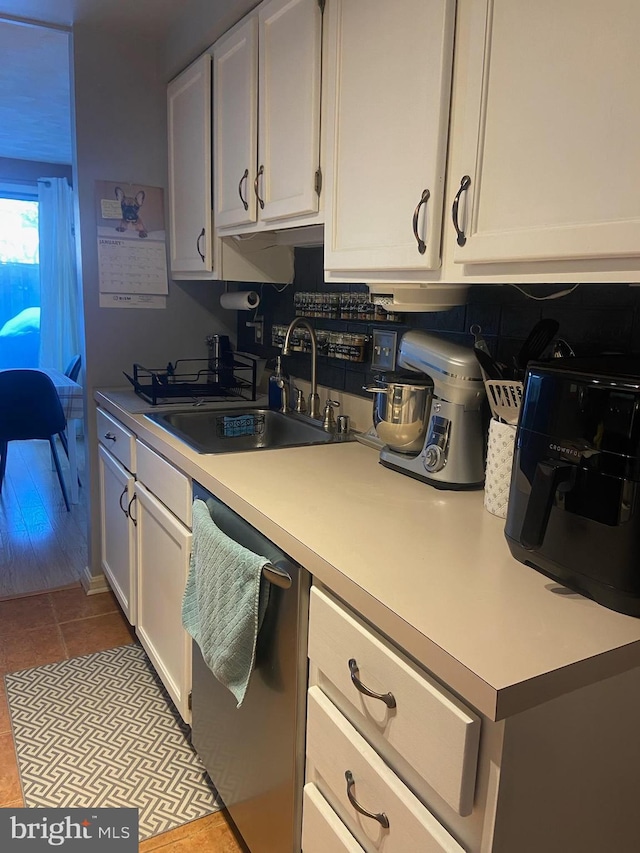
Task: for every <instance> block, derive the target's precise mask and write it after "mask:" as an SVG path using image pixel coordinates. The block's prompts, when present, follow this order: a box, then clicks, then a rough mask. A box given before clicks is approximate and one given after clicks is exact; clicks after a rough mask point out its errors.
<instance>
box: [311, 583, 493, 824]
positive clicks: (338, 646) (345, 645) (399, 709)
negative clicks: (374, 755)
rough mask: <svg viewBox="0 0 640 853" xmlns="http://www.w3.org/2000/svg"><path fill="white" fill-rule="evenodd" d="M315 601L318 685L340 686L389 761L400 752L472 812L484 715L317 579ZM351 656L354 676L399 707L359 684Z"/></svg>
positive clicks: (339, 698)
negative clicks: (319, 585)
mask: <svg viewBox="0 0 640 853" xmlns="http://www.w3.org/2000/svg"><path fill="white" fill-rule="evenodd" d="M310 608H311V609H310V616H309V659H310V660H311V661H312V662H313V663H314V664H315V665H316V667H317V668H318V670H319V671H320V674H321V675H320V678H319V683H320V685H321V686H322V687H323V688H326V690H327V692H328V693H329V694H330V695H332V696H333V694H336V695H335V697H334V698H335V701H336V703H337V704H338V705H339V706H340V707H341V709H342V710H343V711H344V713H345V714H346V715H347V716H348V717H349V718H350V719H351V720H352V721H353V723H354V725H355V726H356V727H357V728H361V729H362V730H363V731H364V732H365V734H366V736H367V738H368V739H369V740H370V741H371V743H372V744H373V745H374V746H375V748H376V749H377V750H378V751H379V752H380V753H381V754H382V755H383V756H384V757H385V758H386V760H387V761H388V762H389V763H391V764H393V756H394V753H397V754H399V755H400V756H401V757H402V759H404V760H405V761H406V762H407V763H408V764H409V765H410V766H411V767H412V768H413V769H414V770H415V771H416V773H417V774H418V776H419V777H421V778H422V779H424V780H425V781H426V782H427V784H428V785H430V786H431V787H432V788H433V789H434V790H435V791H436V792H437V793H438V794H439V795H440V796H441V797H442V798H443V799H444V800H445V802H447V803H448V804H449V805H450V806H451V807H452V808H454V809H455V810H456V811H457V812H458V814H460V815H468V814H470V813H471V811H472V809H473V798H474V790H475V778H476V767H477V760H478V745H479V738H480V719H479V717H477V716H476V715H475V714H474V713H473V712H472V711H470V710H469V709H468V708H466V707H465V706H464V705H463V703H462V702H460V701H459V700H458V699H457V698H456V697H455V696H452V695H451V694H450V693H448V692H447V691H446V690H444V689H443V688H442V687H441V686H440V685H439V684H438V683H437V682H436V681H435V680H434V679H432V678H430V677H429V676H428V675H427V674H426V673H425V672H424V671H423V670H421V669H420V668H419V667H418V666H416V665H415V664H414V663H413V661H411V660H409V658H408V657H407V656H406V655H404V654H403V653H402V652H401V651H400V650H399V649H396V648H395V647H394V646H392V644H391V643H389V641H388V640H386V639H385V638H384V637H382V636H381V635H379V634H377V633H376V632H375V631H374V630H373V629H372V628H371V627H370V626H368V625H366V624H365V623H364V622H363V621H362V620H361V619H360V618H359V617H358V616H356V615H355V614H354V613H351V612H350V611H347V609H346V608H345V607H344V606H343V605H341V604H339V603H338V602H337V601H336V600H335V599H333V598H331V597H330V596H329V595H327V594H326V593H325V592H323V591H321V590H319V589H317V588H316V587H314V588H313V589H312V590H311V604H310ZM350 660H354V661H355V662H356V665H357V671H356V672H355V673H354V675H355V677H356V678H357V679H359V681H360V682H361V683H362V684H363V685H365V686H366V687H367V688H368V689H370V690H371V691H374V692H376V693H380V694H387V693H390V694H391V695H392V697H393V700H395V707H393V708H388V707H387V705H386V704H385V703H384V702H383V701H381V700H380V699H376V698H371V697H369V696H366V695H364V694H363V693H362V692H360V691H359V690H358V689H357V687H356V685H355V683H354V681H353V680H352V677H351V668H350ZM325 679H326V680H327V681H328V682H329V684H327V683H326V681H325ZM332 688H335V689H332Z"/></svg>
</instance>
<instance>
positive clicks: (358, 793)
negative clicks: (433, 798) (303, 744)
mask: <svg viewBox="0 0 640 853" xmlns="http://www.w3.org/2000/svg"><path fill="white" fill-rule="evenodd" d="M307 714H308V716H307V762H308V771H309V775H308V778H309V780H310V781H313V782H315V784H316V785H317V786H318V788H319V789H320V790H321V791H322V793H323V794H324V795H325V797H326V798H327V800H328V801H329V803H330V804H331V805H332V806H333V808H334V810H335V811H336V813H337V814H338V815H339V816H340V817H341V818H342V820H343V821H344V823H345V825H346V826H347V827H348V829H349V830H350V831H351V832H352V833H353V835H354V836H355V838H356V839H357V840H358V841H359V842H360V844H361V845H362V847H363V848H364V849H365V850H366V851H371V853H373V851H374V850H379V849H381V847H382V846H384V850H385V851H386V853H407V851H409V850H416V851H417V850H420V851H421V853H462V851H463V848H462V847H460V845H459V844H458V843H457V842H456V841H455V840H454V839H453V838H452V836H451V835H450V834H449V833H448V832H447V830H446V829H445V828H444V827H443V826H442V825H441V824H440V823H439V822H438V820H437V819H436V818H435V817H434V816H433V815H432V814H431V812H429V810H428V809H426V808H425V806H424V805H423V804H422V803H421V802H420V801H419V800H418V799H417V797H416V796H415V795H414V794H413V793H412V792H411V791H410V790H409V788H408V787H407V786H406V785H405V784H404V783H403V782H402V780H401V779H400V778H399V777H398V776H397V775H396V774H395V773H394V772H393V770H392V769H391V768H390V767H389V766H388V765H387V764H386V763H385V762H384V761H383V760H382V758H380V756H379V755H378V753H377V752H376V751H375V750H374V749H373V748H372V747H371V746H370V745H369V744H368V743H367V741H366V740H365V739H364V738H363V737H361V736H360V735H359V734H358V732H357V731H356V730H355V728H354V727H353V726H352V725H351V723H350V722H349V721H348V720H347V718H346V717H344V716H343V715H342V714H341V713H340V711H338V709H337V708H336V707H335V705H333V703H332V702H331V701H330V700H329V699H328V698H327V697H326V696H325V694H324V693H323V692H322V691H321V690H320V689H319V688H318V687H311V688H310V690H309V701H308V705H307Z"/></svg>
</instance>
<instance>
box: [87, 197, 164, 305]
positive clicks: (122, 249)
mask: <svg viewBox="0 0 640 853" xmlns="http://www.w3.org/2000/svg"><path fill="white" fill-rule="evenodd" d="M96 205H97V228H98V274H99V282H100V307H101V308H165V307H166V297H167V293H168V292H169V281H168V277H167V250H166V233H165V226H164V190H163V189H162V187H148V186H142V185H140V184H130V183H126V182H124V181H120V182H116V181H96Z"/></svg>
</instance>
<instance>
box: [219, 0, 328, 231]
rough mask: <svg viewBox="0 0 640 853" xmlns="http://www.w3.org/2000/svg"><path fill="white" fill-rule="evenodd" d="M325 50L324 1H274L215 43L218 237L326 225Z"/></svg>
mask: <svg viewBox="0 0 640 853" xmlns="http://www.w3.org/2000/svg"><path fill="white" fill-rule="evenodd" d="M321 52H322V12H321V10H320V7H319V5H318V0H266V2H264V3H262V4H261V5H260V6H259V7H258V10H257V11H256V12H254V13H251V14H250V15H249V16H247V17H246V18H244V19H243V20H242V21H241V22H240V23H239V24H238V25H237V26H236V27H234V28H233V29H232V30H230V32H229V33H227V34H226V35H225V36H223V37H222V38H221V39H219V41H217V42H216V44H215V45H214V48H213V58H214V179H215V180H214V184H215V204H214V210H215V221H216V226H217V228H218V230H219V233H221V234H233V233H242V232H246V231H251V230H256V229H258V230H264V229H265V227H270V228H275V227H278V228H282V227H285V225H293V226H295V225H306V224H310V223H311V222H320V220H319V218H318V209H319V203H318V192H317V185H318V184H317V182H318V180H319V177H318V175H317V172H318V170H319V165H320V92H321Z"/></svg>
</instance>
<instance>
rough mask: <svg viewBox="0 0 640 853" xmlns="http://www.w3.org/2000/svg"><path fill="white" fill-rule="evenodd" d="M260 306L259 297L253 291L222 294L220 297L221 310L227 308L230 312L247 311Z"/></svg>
mask: <svg viewBox="0 0 640 853" xmlns="http://www.w3.org/2000/svg"><path fill="white" fill-rule="evenodd" d="M259 304H260V296H259V295H258V294H257V293H256V292H255V290H240V291H238V292H237V293H223V294H222V296H221V297H220V305H221V307H222V308H229V309H230V310H232V311H248V310H249V309H250V308H257V307H258V305H259Z"/></svg>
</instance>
